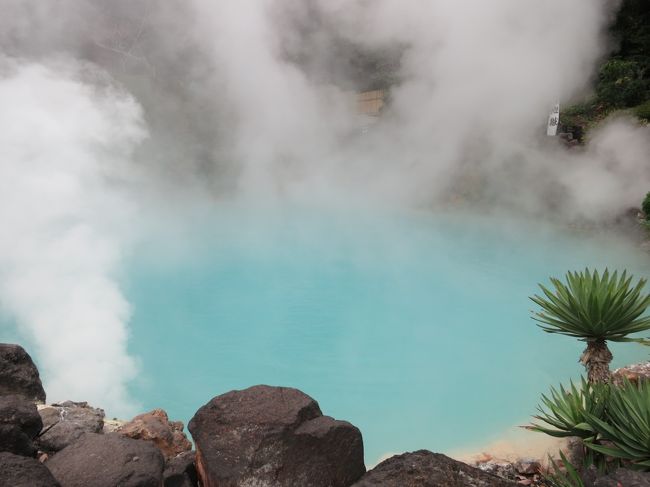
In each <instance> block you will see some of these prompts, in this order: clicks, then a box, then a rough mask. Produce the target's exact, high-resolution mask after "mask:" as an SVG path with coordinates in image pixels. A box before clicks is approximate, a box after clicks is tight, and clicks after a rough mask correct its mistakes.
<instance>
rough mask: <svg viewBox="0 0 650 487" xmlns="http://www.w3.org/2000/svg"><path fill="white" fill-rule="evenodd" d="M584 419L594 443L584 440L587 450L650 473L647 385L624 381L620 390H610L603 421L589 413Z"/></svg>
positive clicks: (649, 402) (617, 388) (643, 382)
mask: <svg viewBox="0 0 650 487" xmlns="http://www.w3.org/2000/svg"><path fill="white" fill-rule="evenodd" d="M586 417H587V423H588V424H589V427H590V429H591V430H592V431H593V432H594V433H596V434H597V437H596V438H595V441H594V439H593V438H591V439H586V440H585V445H586V446H587V447H588V448H590V449H592V450H594V451H596V452H598V453H600V454H603V455H607V456H610V457H613V458H617V459H621V460H625V461H627V462H629V464H630V466H631V467H635V468H638V469H642V470H650V381H644V380H641V381H640V382H639V384H632V383H631V382H630V381H627V380H626V381H625V383H624V384H623V385H622V386H621V387H611V392H610V394H609V398H608V400H607V408H606V415H605V418H604V419H603V418H602V417H599V416H598V415H596V414H589V413H587V414H586ZM580 427H584V425H580ZM603 441H605V442H606V443H604V444H603Z"/></svg>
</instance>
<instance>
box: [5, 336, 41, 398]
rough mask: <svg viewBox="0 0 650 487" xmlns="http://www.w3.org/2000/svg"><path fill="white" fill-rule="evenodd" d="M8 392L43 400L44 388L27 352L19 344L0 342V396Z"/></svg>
mask: <svg viewBox="0 0 650 487" xmlns="http://www.w3.org/2000/svg"><path fill="white" fill-rule="evenodd" d="M8 394H19V395H21V396H24V397H25V398H27V399H29V400H31V401H37V402H45V390H43V384H41V378H40V376H39V375H38V369H37V368H36V365H34V362H33V361H32V358H31V357H30V356H29V354H28V353H27V352H26V351H25V349H24V348H23V347H21V346H20V345H13V344H8V343H0V396H5V395H8Z"/></svg>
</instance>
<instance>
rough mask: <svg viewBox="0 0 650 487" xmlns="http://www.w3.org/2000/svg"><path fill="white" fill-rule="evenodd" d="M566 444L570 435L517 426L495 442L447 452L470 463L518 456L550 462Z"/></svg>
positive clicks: (505, 459)
mask: <svg viewBox="0 0 650 487" xmlns="http://www.w3.org/2000/svg"><path fill="white" fill-rule="evenodd" d="M566 445H567V440H566V439H563V438H554V437H552V436H548V435H545V434H542V433H535V432H533V431H527V430H525V429H523V428H520V427H518V426H513V427H511V428H509V429H507V430H506V431H504V432H503V434H501V435H499V437H498V439H496V440H494V441H492V442H489V443H485V444H477V445H476V446H470V447H466V448H461V449H457V450H452V451H450V452H448V453H447V454H448V456H450V457H452V458H454V459H456V460H460V461H462V462H465V463H469V464H470V465H472V464H476V463H484V462H487V461H493V462H514V461H516V460H518V459H535V460H539V461H540V463H542V464H546V462H547V459H548V456H549V455H551V456H557V453H558V451H559V450H560V448H563V447H565V446H566Z"/></svg>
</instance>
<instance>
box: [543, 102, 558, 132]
mask: <svg viewBox="0 0 650 487" xmlns="http://www.w3.org/2000/svg"><path fill="white" fill-rule="evenodd" d="M559 124H560V104H559V103H556V104H555V106H554V107H553V111H552V112H551V114H550V115H549V116H548V125H547V126H546V135H548V136H550V137H553V136H555V135H557V127H558V125H559Z"/></svg>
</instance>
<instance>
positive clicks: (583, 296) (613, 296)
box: [530, 269, 650, 382]
mask: <svg viewBox="0 0 650 487" xmlns="http://www.w3.org/2000/svg"><path fill="white" fill-rule="evenodd" d="M632 279H633V277H632V276H629V277H628V276H627V273H626V271H623V273H622V274H620V275H619V274H618V272H616V271H615V272H614V273H612V274H610V273H609V271H608V270H607V269H605V272H604V273H603V274H602V276H601V275H600V274H599V273H598V271H593V272H590V271H589V269H585V271H584V272H568V273H567V275H566V284H564V283H562V282H561V281H560V280H559V279H555V278H551V283H552V284H553V286H554V288H555V289H554V290H553V291H550V290H549V289H547V288H546V287H544V286H543V285H541V284H540V285H539V286H540V288H541V290H542V292H543V294H544V297H542V296H538V295H535V296H533V297H531V298H530V299H531V300H532V301H533V302H534V303H535V304H537V305H539V306H540V307H541V308H542V309H541V311H538V312H536V313H534V316H533V319H534V320H536V321H538V322H539V323H541V324H540V325H539V326H540V327H541V328H542V329H543V330H544V331H546V332H548V333H559V334H561V335H568V336H571V337H575V338H578V339H580V340H583V341H586V342H587V348H586V349H585V351H584V352H583V354H582V357H581V358H580V362H581V363H582V364H583V365H584V366H585V368H586V369H587V378H588V380H589V382H607V381H608V380H609V362H611V360H612V354H611V352H610V351H609V348H608V347H607V341H614V342H638V343H641V344H645V345H647V344H650V340H646V339H643V338H630V337H629V335H631V334H633V333H638V332H641V331H645V330H648V329H650V318H648V317H645V316H643V315H644V313H645V311H646V308H647V307H648V306H649V305H650V295H647V294H645V293H642V290H643V287H644V286H645V284H646V281H645V279H640V280H639V281H638V283H636V284H634V285H632Z"/></svg>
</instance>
